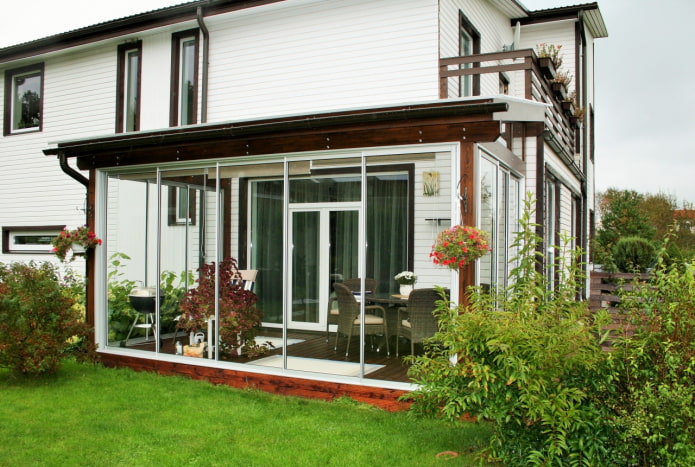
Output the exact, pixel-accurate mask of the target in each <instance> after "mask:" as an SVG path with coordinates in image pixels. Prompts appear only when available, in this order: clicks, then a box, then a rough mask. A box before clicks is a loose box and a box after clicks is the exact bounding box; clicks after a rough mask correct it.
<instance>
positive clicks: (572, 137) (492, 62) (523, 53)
mask: <svg viewBox="0 0 695 467" xmlns="http://www.w3.org/2000/svg"><path fill="white" fill-rule="evenodd" d="M553 75H554V70H550V69H549V68H548V66H547V64H546V65H543V64H542V59H539V58H538V57H537V56H536V53H535V52H534V51H533V49H521V50H512V51H509V52H494V53H487V54H478V55H469V56H465V57H447V58H441V59H439V97H440V98H442V99H446V98H447V97H452V96H459V86H460V81H461V80H460V79H459V77H464V76H471V77H472V78H471V85H472V91H473V94H474V95H478V94H480V87H481V86H480V83H481V82H483V80H486V81H485V84H486V85H487V87H488V88H489V87H490V86H495V85H496V84H495V83H499V82H500V81H501V80H500V77H502V76H504V77H506V78H507V79H508V80H509V95H510V96H513V97H519V98H523V99H528V100H532V101H536V102H542V103H544V104H548V108H547V109H546V112H545V128H546V131H545V138H546V141H549V142H550V143H551V146H553V148H554V149H556V150H557V152H558V153H559V154H560V157H562V158H563V159H564V160H565V162H566V163H567V164H568V165H569V166H570V167H571V168H573V169H576V170H577V171H579V172H581V168H580V166H579V165H578V164H581V163H582V161H581V158H578V157H576V156H575V155H576V153H577V152H578V151H577V149H576V148H577V147H578V145H577V144H576V141H577V137H578V135H579V131H578V128H577V125H576V122H575V119H574V118H573V117H572V116H571V114H570V112H568V111H567V108H566V107H567V105H566V103H565V104H564V107H563V101H562V94H561V93H558V92H557V90H555V91H554V90H553V86H552V85H553V84H557V83H552V82H551V81H550V78H552V76H553ZM493 80H494V81H493ZM500 93H501V92H500Z"/></svg>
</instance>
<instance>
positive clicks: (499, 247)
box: [492, 169, 509, 289]
mask: <svg viewBox="0 0 695 467" xmlns="http://www.w3.org/2000/svg"><path fill="white" fill-rule="evenodd" d="M498 180H499V196H498V199H499V202H498V209H497V239H496V240H497V241H496V243H495V244H494V245H495V246H493V252H492V255H493V256H495V257H496V258H497V281H496V285H497V287H499V288H500V289H502V288H504V287H506V285H507V272H508V271H507V259H508V256H507V255H508V251H509V250H508V247H509V245H508V243H507V239H508V234H509V231H508V221H507V216H508V215H509V205H508V199H507V195H508V193H507V189H508V182H509V174H508V173H507V172H505V171H503V170H501V169H498Z"/></svg>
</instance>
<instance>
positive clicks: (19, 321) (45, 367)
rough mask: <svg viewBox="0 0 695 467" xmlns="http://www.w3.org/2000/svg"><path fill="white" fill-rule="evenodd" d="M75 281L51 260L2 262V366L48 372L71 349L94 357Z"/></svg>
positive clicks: (23, 372) (0, 332)
mask: <svg viewBox="0 0 695 467" xmlns="http://www.w3.org/2000/svg"><path fill="white" fill-rule="evenodd" d="M77 289H78V288H77V286H76V283H75V282H73V281H72V279H71V280H70V283H68V284H63V283H61V280H60V275H59V273H58V270H57V269H56V267H55V266H54V265H52V264H51V263H43V264H41V265H36V264H35V263H33V262H32V263H29V264H23V263H12V264H10V265H0V365H2V366H4V367H7V368H10V369H12V370H13V371H14V372H16V373H21V374H27V375H40V374H43V373H52V372H54V371H55V370H56V369H57V368H58V366H59V365H60V361H61V359H62V358H63V357H64V356H65V353H66V352H67V351H68V350H69V349H71V348H72V349H74V350H79V352H77V357H79V358H91V357H93V350H94V349H93V347H92V344H91V342H92V341H91V340H90V339H89V334H90V333H91V328H90V327H89V326H88V325H87V323H85V321H84V308H83V307H81V306H80V304H79V303H78V302H77V301H76V300H75V297H74V295H75V294H76V293H78V292H76V291H77Z"/></svg>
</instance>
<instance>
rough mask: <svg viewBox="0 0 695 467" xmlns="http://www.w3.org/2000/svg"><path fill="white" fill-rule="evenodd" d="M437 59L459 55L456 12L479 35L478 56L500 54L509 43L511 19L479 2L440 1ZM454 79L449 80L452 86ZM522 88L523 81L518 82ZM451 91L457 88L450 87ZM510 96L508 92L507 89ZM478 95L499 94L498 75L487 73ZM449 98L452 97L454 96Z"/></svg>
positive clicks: (483, 2)
mask: <svg viewBox="0 0 695 467" xmlns="http://www.w3.org/2000/svg"><path fill="white" fill-rule="evenodd" d="M440 7H441V14H440V29H441V40H440V56H441V57H453V56H457V55H458V54H459V12H463V14H464V15H465V16H466V18H468V21H470V22H471V23H472V24H473V26H474V27H475V28H476V29H477V30H478V32H479V33H480V51H481V53H491V52H500V51H502V47H503V46H504V45H505V44H511V43H512V40H513V37H514V30H513V28H512V27H511V26H510V18H509V17H508V16H505V15H504V14H503V13H502V12H501V11H499V10H498V9H497V8H495V7H493V6H492V5H490V4H489V3H488V2H486V1H482V0H474V1H470V0H442V1H441V2H440ZM455 81H456V79H455V78H452V81H451V82H452V83H453V82H455ZM521 84H522V85H523V82H522V83H521ZM449 89H450V92H453V91H454V90H455V89H457V87H456V86H455V85H450V86H449ZM510 93H512V92H511V90H510ZM480 94H481V95H483V96H490V95H496V94H499V75H498V74H497V73H489V74H484V75H482V76H481V79H480ZM450 97H454V96H453V95H452V96H450Z"/></svg>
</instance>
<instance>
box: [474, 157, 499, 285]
mask: <svg viewBox="0 0 695 467" xmlns="http://www.w3.org/2000/svg"><path fill="white" fill-rule="evenodd" d="M497 201H498V198H497V166H496V165H495V164H494V163H492V162H490V161H489V160H487V159H485V158H480V228H481V229H482V230H484V231H485V232H487V233H488V234H489V236H490V245H492V246H493V248H495V247H496V246H497V243H496V239H497V226H496V225H495V221H496V219H497ZM496 249H497V248H495V250H496ZM496 255H497V252H496V251H493V252H492V253H486V254H485V256H483V257H482V258H480V260H479V261H478V263H479V267H480V270H479V277H480V285H481V286H482V287H483V289H485V290H490V289H491V288H492V287H494V286H495V277H496V273H495V266H496V264H495V257H496Z"/></svg>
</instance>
